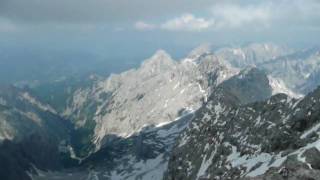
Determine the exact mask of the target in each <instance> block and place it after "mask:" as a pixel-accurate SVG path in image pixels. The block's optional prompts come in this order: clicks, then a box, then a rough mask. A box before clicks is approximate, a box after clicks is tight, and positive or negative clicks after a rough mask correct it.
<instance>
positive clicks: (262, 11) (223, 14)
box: [212, 4, 272, 28]
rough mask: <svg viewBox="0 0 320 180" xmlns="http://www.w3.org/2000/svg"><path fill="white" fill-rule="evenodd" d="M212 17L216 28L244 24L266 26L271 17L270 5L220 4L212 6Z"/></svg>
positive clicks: (234, 26) (235, 26)
mask: <svg viewBox="0 0 320 180" xmlns="http://www.w3.org/2000/svg"><path fill="white" fill-rule="evenodd" d="M212 18H213V19H215V21H216V24H215V27H216V28H237V27H242V26H245V25H258V26H260V25H263V26H266V25H268V24H269V23H270V21H271V18H272V11H271V5H270V4H263V5H255V6H253V5H247V6H240V5H237V4H220V5H216V6H214V7H213V8H212Z"/></svg>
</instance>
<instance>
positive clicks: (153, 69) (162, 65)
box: [141, 50, 175, 73]
mask: <svg viewBox="0 0 320 180" xmlns="http://www.w3.org/2000/svg"><path fill="white" fill-rule="evenodd" d="M174 66H175V61H174V60H173V59H172V58H171V56H170V55H169V54H168V53H167V52H166V51H164V50H157V52H156V53H155V54H154V55H153V56H152V57H151V58H149V59H147V60H145V61H144V62H143V63H142V65H141V67H142V68H143V69H144V70H145V71H148V72H150V73H159V72H163V71H166V70H168V69H171V68H174Z"/></svg>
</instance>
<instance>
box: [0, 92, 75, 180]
mask: <svg viewBox="0 0 320 180" xmlns="http://www.w3.org/2000/svg"><path fill="white" fill-rule="evenodd" d="M70 130H71V126H70V124H69V123H68V121H66V120H64V119H62V118H61V117H60V116H58V115H57V114H56V112H55V111H54V110H53V109H52V108H51V107H50V106H49V105H46V104H43V103H41V102H40V101H38V100H37V99H36V98H35V97H33V96H32V95H30V94H29V93H28V92H26V91H23V90H19V89H16V88H14V87H12V86H2V87H0V179H8V180H11V179H12V180H15V179H22V180H23V179H29V176H28V174H27V173H28V172H34V170H35V167H37V168H40V169H43V170H47V169H59V168H62V167H63V161H64V160H63V157H62V156H61V152H60V151H59V144H60V143H61V142H62V141H67V140H68V134H69V131H70ZM66 157H67V155H66ZM67 159H68V158H67ZM67 159H65V160H67Z"/></svg>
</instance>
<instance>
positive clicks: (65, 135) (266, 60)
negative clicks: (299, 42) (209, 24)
mask: <svg viewBox="0 0 320 180" xmlns="http://www.w3.org/2000/svg"><path fill="white" fill-rule="evenodd" d="M319 72H320V50H319V49H317V48H311V49H304V50H294V49H290V48H287V47H281V46H277V45H274V44H270V43H269V44H250V45H248V46H245V47H226V48H220V49H217V50H211V49H210V46H209V45H204V46H200V47H198V48H196V49H195V50H193V51H192V52H191V53H190V54H189V55H188V56H187V57H185V58H183V59H181V60H173V59H172V57H171V56H170V55H169V54H168V53H166V52H165V51H164V50H159V51H157V52H156V53H155V54H154V55H153V56H152V57H150V58H149V59H147V60H145V61H144V62H143V63H142V64H141V66H140V67H138V68H136V69H131V70H128V71H125V72H123V73H120V74H112V75H110V76H108V77H104V76H98V75H91V76H89V77H87V78H81V79H79V78H72V79H70V78H67V79H64V80H59V81H51V82H45V83H40V84H37V85H36V86H34V84H33V85H32V86H30V87H24V88H21V86H20V88H19V87H13V86H3V87H1V88H0V110H1V111H0V123H1V126H0V162H1V163H0V166H1V167H0V178H1V179H10V180H11V179H22V180H23V179H36V180H37V179H40V180H41V179H49V180H50V179H88V180H89V179H101V180H102V179H111V180H117V179H119V180H122V179H145V180H149V179H155V180H158V179H159V180H160V179H170V180H176V179H263V178H269V179H270V178H271V179H281V178H286V177H282V176H283V174H282V173H281V172H282V171H284V170H285V171H289V175H290V178H292V179H294V178H295V179H299V178H300V179H303V178H304V179H308V178H309V179H310V178H313V179H317V177H320V173H319V172H318V169H319V168H318V165H317V164H319V161H318V160H317V158H314V157H317V156H318V154H319V153H320V152H319V150H320V146H318V140H319V138H318V130H320V126H318V123H319V122H320V119H319V117H320V116H319V112H320V110H319V108H320V106H319V102H320V93H319V92H320V90H319V89H317V86H318V85H319V84H320V81H319V78H318V77H319V76H318V75H320V74H319ZM29 146H30V147H29ZM12 157H16V158H12ZM15 167H16V168H15Z"/></svg>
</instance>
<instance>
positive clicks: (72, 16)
mask: <svg viewBox="0 0 320 180" xmlns="http://www.w3.org/2000/svg"><path fill="white" fill-rule="evenodd" d="M213 2H214V1H212V0H211V1H210V0H198V1H193V0H161V1H154V0H134V1H133V0H1V1H0V16H2V17H5V18H8V19H11V20H14V21H22V22H73V23H74V22H76V23H88V22H90V23H92V22H107V23H113V22H116V23H117V22H128V21H133V20H138V19H145V18H156V17H159V16H170V15H173V14H179V13H184V12H190V11H197V10H203V9H204V8H205V7H207V6H208V4H212V3H213Z"/></svg>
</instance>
